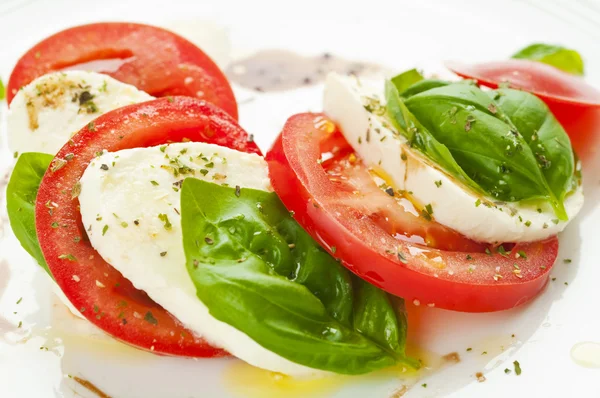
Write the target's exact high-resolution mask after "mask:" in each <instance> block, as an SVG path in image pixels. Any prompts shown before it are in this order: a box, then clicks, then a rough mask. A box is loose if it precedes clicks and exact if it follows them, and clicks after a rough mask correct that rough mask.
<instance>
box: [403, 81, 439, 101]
mask: <svg viewBox="0 0 600 398" xmlns="http://www.w3.org/2000/svg"><path fill="white" fill-rule="evenodd" d="M392 82H393V79H392ZM448 84H450V82H447V81H445V80H438V79H426V80H421V81H419V82H417V83H415V84H413V85H412V86H410V87H408V88H407V89H405V90H403V91H401V90H400V88H399V87H398V86H397V85H396V88H397V89H398V92H399V93H400V96H401V97H403V98H409V97H412V96H413V95H416V94H419V93H422V92H423V91H427V90H431V89H432V88H436V87H443V86H447V85H448Z"/></svg>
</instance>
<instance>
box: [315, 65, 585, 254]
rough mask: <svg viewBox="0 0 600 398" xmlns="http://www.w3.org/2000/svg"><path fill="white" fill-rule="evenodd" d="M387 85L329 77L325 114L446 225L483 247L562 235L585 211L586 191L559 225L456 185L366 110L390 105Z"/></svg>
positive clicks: (532, 210) (574, 198) (548, 215)
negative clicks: (372, 105) (371, 104)
mask: <svg viewBox="0 0 600 398" xmlns="http://www.w3.org/2000/svg"><path fill="white" fill-rule="evenodd" d="M383 83H384V82H383V81H382V80H380V81H365V80H362V79H361V80H360V81H358V80H357V79H356V78H353V77H345V76H341V75H338V74H335V73H332V74H329V75H328V76H327V80H326V83H325V96H324V112H325V114H327V116H328V117H330V118H331V119H332V120H333V121H334V122H335V123H336V124H337V125H338V126H339V127H340V129H341V131H342V133H343V134H344V136H345V137H346V139H347V140H348V143H349V144H350V145H351V146H352V147H353V148H354V150H355V151H356V153H357V154H358V155H359V156H360V158H361V159H362V160H363V162H364V163H365V164H366V165H367V166H368V167H372V168H375V169H381V170H383V171H384V172H385V173H386V174H387V175H388V176H389V177H390V179H391V180H392V182H393V185H394V187H395V188H396V189H398V190H405V191H410V192H412V197H413V198H414V199H416V200H417V201H418V202H419V203H420V204H421V205H423V206H425V205H428V204H430V205H431V207H432V208H433V217H434V218H435V220H436V221H437V222H439V223H440V224H443V225H445V226H447V227H449V228H452V229H454V230H456V231H458V232H460V233H461V234H463V235H465V236H466V237H468V238H471V239H473V240H476V241H480V242H489V243H496V242H531V241H537V240H542V239H545V238H548V237H550V236H553V235H556V234H557V233H559V232H560V231H562V230H563V229H564V228H565V227H566V226H567V224H568V222H569V221H570V220H572V219H573V218H574V217H575V216H576V215H577V213H578V212H579V211H580V210H581V207H582V206H583V189H582V187H581V186H580V187H578V188H577V190H576V191H575V192H574V193H573V194H571V195H570V196H569V197H568V198H567V199H566V200H565V208H566V210H567V214H568V216H569V221H559V220H558V219H557V218H556V216H555V214H554V212H553V211H552V209H551V208H550V207H549V206H544V208H543V209H542V212H541V213H540V212H538V209H537V207H535V206H527V205H526V204H523V203H507V204H504V205H500V204H494V202H493V200H492V199H489V198H483V197H480V196H478V195H477V194H476V193H474V192H472V191H471V190H469V189H468V188H466V187H464V186H463V185H462V184H460V183H458V182H456V181H455V180H454V178H452V177H451V176H450V175H448V174H447V173H445V172H444V171H442V170H440V169H439V167H437V166H436V165H433V164H432V163H431V162H430V161H429V160H428V159H426V158H425V157H424V156H423V155H422V154H420V153H419V152H417V151H414V150H412V149H411V148H410V147H409V146H408V143H407V141H406V139H405V138H404V137H403V136H401V135H399V134H398V133H397V132H395V131H394V130H393V127H392V126H391V125H390V123H387V122H386V121H385V120H384V119H383V118H382V117H381V116H378V115H375V114H373V113H371V112H369V111H367V110H366V109H365V106H364V105H366V104H367V103H368V102H369V101H372V100H376V101H379V102H380V103H381V104H385V96H384V90H383V85H384V84H383ZM367 131H368V132H369V133H368V135H369V139H367V138H366V137H367ZM384 137H385V138H384ZM402 154H404V155H405V156H402ZM402 157H405V158H406V160H403V159H402Z"/></svg>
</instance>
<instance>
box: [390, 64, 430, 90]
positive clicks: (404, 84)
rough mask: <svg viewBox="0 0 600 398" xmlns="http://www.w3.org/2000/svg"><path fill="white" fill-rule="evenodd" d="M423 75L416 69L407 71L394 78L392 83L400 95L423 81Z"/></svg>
mask: <svg viewBox="0 0 600 398" xmlns="http://www.w3.org/2000/svg"><path fill="white" fill-rule="evenodd" d="M423 79H424V78H423V75H422V74H421V73H420V72H419V71H418V70H416V69H411V70H407V71H406V72H403V73H400V74H399V75H397V76H394V77H393V78H392V83H394V86H396V88H397V89H398V92H399V93H402V92H404V91H405V90H406V89H408V88H409V87H411V86H412V85H414V84H415V83H418V82H420V81H422V80H423Z"/></svg>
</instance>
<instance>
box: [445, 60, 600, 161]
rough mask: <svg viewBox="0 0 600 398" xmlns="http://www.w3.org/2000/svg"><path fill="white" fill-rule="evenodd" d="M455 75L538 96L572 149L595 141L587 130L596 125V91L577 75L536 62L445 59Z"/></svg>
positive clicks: (599, 102) (599, 123)
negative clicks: (501, 84) (469, 62)
mask: <svg viewBox="0 0 600 398" xmlns="http://www.w3.org/2000/svg"><path fill="white" fill-rule="evenodd" d="M446 66H447V67H448V68H449V69H450V70H451V71H453V72H454V73H456V74H457V75H459V76H461V77H464V78H467V79H474V80H476V81H477V82H479V83H480V84H483V85H485V86H488V87H492V88H496V87H498V84H499V83H502V82H507V81H508V82H509V83H510V85H511V87H515V88H520V89H522V90H525V91H529V92H531V93H533V94H535V95H537V96H538V97H540V98H541V99H542V100H543V101H544V102H545V103H546V104H547V105H548V107H549V108H550V110H551V111H552V113H553V114H554V116H556V118H557V120H558V121H559V122H560V123H561V124H562V126H563V127H564V128H565V131H566V132H567V133H568V134H569V136H570V138H571V141H572V143H573V146H574V148H575V150H576V151H577V152H578V153H583V152H585V151H586V150H587V149H588V148H589V145H590V140H593V141H594V143H595V142H596V141H598V134H594V135H593V136H592V134H591V132H594V131H597V130H598V128H599V127H600V91H598V90H597V89H596V88H594V87H592V86H590V85H589V84H587V83H585V81H584V80H583V79H582V78H580V77H577V76H573V75H571V74H568V73H566V72H563V71H561V70H559V69H557V68H554V67H552V66H550V65H546V64H543V63H540V62H534V61H528V60H520V59H510V60H505V61H493V62H485V63H481V64H475V65H467V64H462V63H459V62H447V63H446Z"/></svg>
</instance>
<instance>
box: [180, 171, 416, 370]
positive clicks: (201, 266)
mask: <svg viewBox="0 0 600 398" xmlns="http://www.w3.org/2000/svg"><path fill="white" fill-rule="evenodd" d="M181 217H182V221H181V224H182V231H183V245H184V250H185V254H186V261H187V268H188V271H189V274H190V276H191V278H192V281H193V282H194V285H195V286H196V289H197V295H198V298H199V299H200V300H201V301H202V302H203V303H204V304H205V305H206V306H207V307H208V309H209V311H210V313H211V315H212V316H213V317H215V318H216V319H219V320H220V321H222V322H225V323H227V324H229V325H231V326H233V327H235V328H236V329H238V330H240V331H242V332H243V333H245V334H247V335H248V336H249V337H250V338H252V339H253V340H254V341H256V342H257V343H258V344H260V345H261V346H263V347H264V348H265V349H267V350H270V351H272V352H274V353H276V354H278V355H280V356H282V357H284V358H287V359H288V360H290V361H292V362H295V363H298V364H301V365H305V366H308V367H311V368H315V369H322V370H327V371H332V372H337V373H344V374H360V373H366V372H370V371H372V370H376V369H380V368H383V367H387V366H390V365H393V364H395V363H397V362H399V361H403V362H406V363H407V364H408V365H411V366H415V367H417V366H418V363H416V362H415V361H414V360H410V359H408V358H406V357H405V356H404V342H405V338H406V318H405V317H402V316H391V314H392V313H393V312H394V309H393V307H392V305H391V302H390V301H389V300H386V299H384V298H382V297H381V295H383V296H386V295H385V293H383V292H380V293H377V292H374V291H372V289H375V288H374V287H370V286H369V285H368V284H367V283H366V282H364V281H362V280H360V279H354V280H353V279H352V277H351V276H350V273H349V271H347V270H346V269H345V268H343V267H342V266H341V265H340V264H338V263H337V262H336V261H335V260H334V259H333V258H332V257H331V256H329V255H328V254H327V253H325V252H324V251H323V250H322V249H321V248H320V247H319V246H318V244H317V243H316V242H314V241H313V240H312V239H311V238H310V236H309V235H308V234H307V233H306V232H305V231H304V230H303V229H302V228H301V227H300V226H299V225H298V224H297V223H296V222H295V221H294V220H293V219H292V218H291V216H290V215H289V213H288V211H287V210H286V209H285V207H284V206H283V205H282V203H281V202H280V200H279V198H278V197H277V195H276V194H274V193H268V192H264V191H258V190H253V189H242V190H241V193H240V195H239V196H237V195H236V191H235V190H234V189H233V188H229V187H223V186H220V185H217V184H214V183H210V182H205V181H200V180H196V179H193V178H188V179H186V180H185V182H184V184H183V188H182V191H181Z"/></svg>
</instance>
